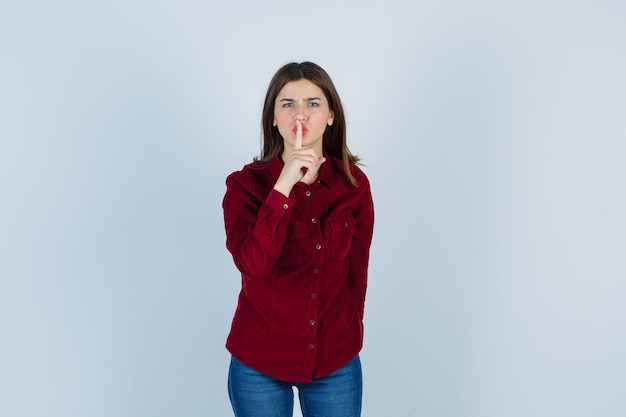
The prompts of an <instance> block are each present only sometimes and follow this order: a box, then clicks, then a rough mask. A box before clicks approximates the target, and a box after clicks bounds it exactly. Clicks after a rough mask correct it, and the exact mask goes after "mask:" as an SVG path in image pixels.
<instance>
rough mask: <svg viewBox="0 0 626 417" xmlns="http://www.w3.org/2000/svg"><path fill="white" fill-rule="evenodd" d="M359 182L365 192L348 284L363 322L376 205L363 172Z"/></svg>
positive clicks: (357, 214) (357, 217)
mask: <svg viewBox="0 0 626 417" xmlns="http://www.w3.org/2000/svg"><path fill="white" fill-rule="evenodd" d="M358 181H359V187H363V192H362V194H361V198H360V201H359V204H358V206H357V208H356V210H355V212H354V219H355V230H354V236H353V237H352V242H351V243H350V250H349V252H348V262H349V269H348V283H349V286H350V293H351V294H352V298H353V300H354V303H355V304H356V306H357V308H358V311H359V314H360V316H361V320H362V319H363V316H364V311H365V292H366V290H367V268H368V264H369V255H370V246H371V243H372V236H373V232H374V203H373V200H372V193H371V190H370V185H369V182H368V180H367V178H366V177H365V174H363V173H362V172H361V177H360V178H358Z"/></svg>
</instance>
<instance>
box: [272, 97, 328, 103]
mask: <svg viewBox="0 0 626 417" xmlns="http://www.w3.org/2000/svg"><path fill="white" fill-rule="evenodd" d="M303 100H304V101H313V100H321V98H319V97H309V98H304V99H303ZM283 101H288V102H292V101H296V100H295V99H293V98H283V99H281V100H280V102H283Z"/></svg>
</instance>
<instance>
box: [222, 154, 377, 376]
mask: <svg viewBox="0 0 626 417" xmlns="http://www.w3.org/2000/svg"><path fill="white" fill-rule="evenodd" d="M282 168H283V162H282V160H281V159H280V158H279V157H276V158H275V159H273V160H272V161H270V162H269V163H264V164H262V163H251V164H249V165H246V166H245V167H244V168H243V169H242V170H241V171H237V172H234V173H232V174H231V175H229V176H228V178H227V179H226V194H225V196H224V200H223V208H224V222H225V227H226V247H227V248H228V250H229V251H230V253H231V254H232V256H233V259H234V261H235V265H236V266H237V268H238V269H239V271H240V272H241V279H242V289H241V292H240V294H239V300H238V304H237V309H236V311H235V316H234V318H233V321H232V326H231V331H230V334H229V336H228V339H227V342H226V348H227V349H228V350H229V352H230V353H231V354H232V355H233V356H234V357H236V358H237V359H238V360H239V361H241V362H243V363H244V364H246V365H248V366H249V367H251V368H253V369H256V370H257V371H260V372H263V373H264V374H266V375H269V376H271V377H274V378H276V379H279V380H283V381H288V382H293V383H296V382H311V381H312V380H313V379H317V378H321V377H323V376H325V375H328V374H330V373H332V372H334V371H336V370H338V369H339V368H341V367H342V366H343V365H345V364H346V363H348V362H349V361H350V360H351V359H352V358H353V357H354V356H355V355H356V354H357V353H358V352H359V351H360V350H361V347H362V345H363V312H364V306H365V291H366V287H367V268H368V262H369V250H370V244H371V241H372V233H373V227H374V207H373V203H372V195H371V192H370V185H369V181H368V180H367V177H366V176H365V174H364V173H363V171H362V170H361V169H359V168H358V167H357V166H356V165H352V167H351V168H352V173H353V175H354V176H355V178H356V180H357V181H358V186H356V187H354V186H351V185H350V184H349V183H348V182H347V180H346V179H345V175H344V173H343V167H342V161H341V160H339V159H335V158H332V157H328V156H326V162H325V163H324V164H323V165H322V166H321V167H320V170H319V174H318V178H317V180H316V181H315V182H314V183H313V184H311V185H307V184H305V183H303V182H299V183H297V184H296V185H295V186H294V187H293V189H292V191H291V193H290V195H289V197H286V196H284V195H283V194H281V193H280V192H278V191H276V190H274V189H273V187H274V185H275V183H276V180H277V179H278V176H279V175H280V172H281V170H282Z"/></svg>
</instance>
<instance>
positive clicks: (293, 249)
mask: <svg viewBox="0 0 626 417" xmlns="http://www.w3.org/2000/svg"><path fill="white" fill-rule="evenodd" d="M312 241H313V239H312V237H311V231H310V230H309V228H308V225H306V224H304V223H295V222H292V223H291V224H290V225H289V226H288V227H287V240H286V241H285V244H284V246H283V250H282V252H281V254H280V258H279V259H278V262H277V264H278V265H285V266H287V265H302V264H304V263H306V262H307V260H310V258H311V255H312V249H311V246H312Z"/></svg>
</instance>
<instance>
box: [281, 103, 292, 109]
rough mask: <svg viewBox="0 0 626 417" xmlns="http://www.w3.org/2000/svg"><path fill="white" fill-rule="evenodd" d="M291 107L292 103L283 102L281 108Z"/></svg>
mask: <svg viewBox="0 0 626 417" xmlns="http://www.w3.org/2000/svg"><path fill="white" fill-rule="evenodd" d="M287 107H293V103H283V108H287Z"/></svg>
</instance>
